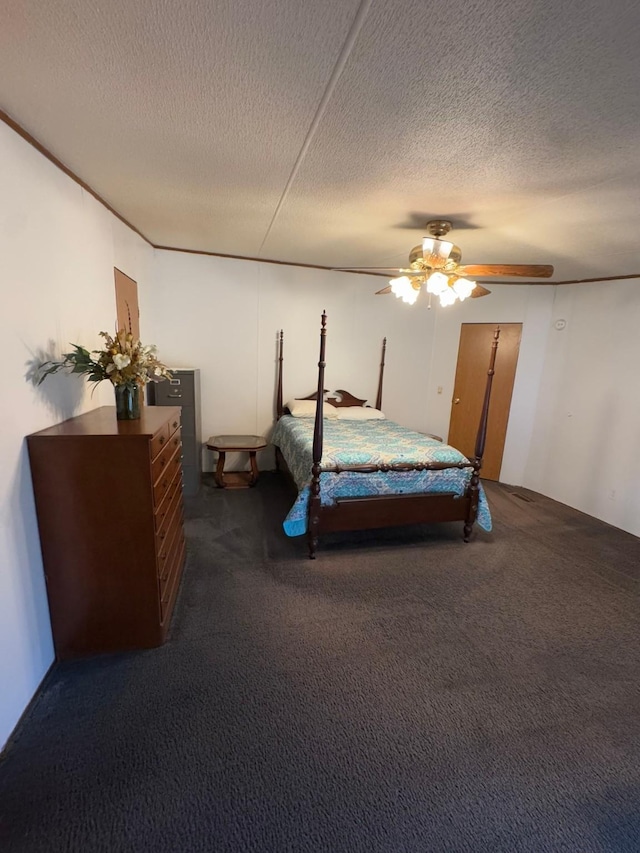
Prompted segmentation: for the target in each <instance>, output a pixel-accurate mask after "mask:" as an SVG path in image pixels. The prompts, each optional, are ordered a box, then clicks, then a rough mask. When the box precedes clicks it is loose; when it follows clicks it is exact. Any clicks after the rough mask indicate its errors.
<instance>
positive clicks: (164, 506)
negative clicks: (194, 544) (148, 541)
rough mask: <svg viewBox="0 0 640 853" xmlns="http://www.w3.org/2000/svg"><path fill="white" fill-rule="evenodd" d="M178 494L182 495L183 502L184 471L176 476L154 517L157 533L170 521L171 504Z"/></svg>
mask: <svg viewBox="0 0 640 853" xmlns="http://www.w3.org/2000/svg"><path fill="white" fill-rule="evenodd" d="M176 493H178V494H179V495H180V500H181V501H182V471H179V472H178V473H177V474H176V475H174V477H173V480H172V481H171V484H170V485H169V488H168V489H167V492H166V494H165V496H164V498H163V499H162V502H161V503H160V505H159V506H158V507H157V508H156V511H155V516H154V519H155V527H156V533H159V532H160V530H161V529H162V527H163V525H164V524H165V523H166V522H167V521H168V520H169V518H170V516H171V512H172V509H171V504H172V503H173V499H174V498H175V496H176Z"/></svg>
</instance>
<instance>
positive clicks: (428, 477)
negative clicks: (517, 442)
mask: <svg viewBox="0 0 640 853" xmlns="http://www.w3.org/2000/svg"><path fill="white" fill-rule="evenodd" d="M326 320H327V318H326V314H324V313H323V314H322V325H321V330H320V359H319V361H318V388H317V391H315V392H314V393H313V394H310V395H309V396H307V397H304V398H297V399H296V400H295V401H292V402H291V403H289V404H287V407H288V409H290V410H291V411H288V409H286V408H285V405H284V403H283V397H282V365H283V348H284V342H283V333H282V332H280V338H279V350H278V382H277V392H276V395H277V417H278V422H277V424H276V427H275V430H274V433H273V437H272V439H271V441H272V443H273V444H274V445H275V447H276V464H277V467H278V470H280V471H283V472H284V473H285V474H287V475H288V476H289V477H290V478H291V479H292V480H293V482H294V484H295V486H296V488H297V489H298V492H299V493H298V498H297V500H296V501H295V503H294V506H293V507H292V509H291V512H290V513H289V515H288V516H287V519H286V520H285V522H284V525H283V526H284V529H285V532H286V533H287V534H288V535H290V536H295V535H300V534H302V533H305V532H306V533H307V535H308V542H309V557H310V558H311V559H314V558H315V554H316V549H317V546H318V537H319V535H320V534H321V533H326V532H330V531H348V530H364V529H372V528H377V527H392V526H397V525H406V524H418V523H425V522H426V523H429V522H440V521H462V522H464V541H465V542H468V541H469V538H470V536H471V532H472V528H473V525H474V523H475V522H476V521H477V522H478V524H479V525H480V526H481V527H483V528H484V529H485V530H490V529H491V516H490V513H489V509H488V506H487V503H486V499H485V496H484V491H483V489H482V486H481V484H480V468H481V465H482V456H483V454H484V447H485V439H486V432H487V419H488V413H489V402H490V399H491V385H492V381H493V373H494V367H495V360H496V350H497V347H498V337H499V334H500V330H499V329H496V331H495V334H494V340H493V342H492V346H491V355H490V358H489V369H488V371H487V382H486V387H485V395H484V403H483V407H482V412H481V416H480V423H479V426H478V432H477V438H476V446H475V455H474V457H473V458H471V459H467V458H466V457H465V456H463V455H462V454H461V453H460V452H459V451H458V450H456V449H455V448H452V447H450V446H449V445H446V444H443V443H442V442H441V441H439V440H437V439H436V437H434V436H430V435H425V434H423V433H416V432H412V431H410V430H407V429H405V428H404V427H401V426H400V425H399V424H396V423H394V422H393V421H389V420H387V419H386V418H385V417H384V415H383V414H382V412H381V411H380V409H381V407H382V384H383V377H384V366H385V352H386V338H385V340H384V342H383V346H382V359H381V363H380V374H379V380H378V392H377V397H376V406H375V409H373V408H370V407H367V406H365V403H366V400H362V399H360V398H357V397H354V396H353V395H352V394H351V393H349V392H347V391H342V390H340V391H337V392H335V396H329V397H326V394H327V391H326V389H325V387H324V370H325V347H326ZM298 409H300V410H301V412H298V411H297V410H298ZM294 412H295V413H297V416H294ZM300 414H302V415H303V416H300ZM304 415H306V416H304Z"/></svg>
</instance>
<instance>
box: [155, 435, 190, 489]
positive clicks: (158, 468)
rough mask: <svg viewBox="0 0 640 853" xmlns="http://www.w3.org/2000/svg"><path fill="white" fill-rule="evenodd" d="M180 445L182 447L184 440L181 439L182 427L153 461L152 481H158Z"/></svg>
mask: <svg viewBox="0 0 640 853" xmlns="http://www.w3.org/2000/svg"><path fill="white" fill-rule="evenodd" d="M180 447H182V442H181V439H180V428H178V429H177V430H176V431H175V432H174V434H173V435H172V436H171V438H170V439H169V441H168V442H167V443H166V444H165V446H164V448H163V449H162V450H161V451H160V453H158V455H157V456H156V458H155V459H154V460H153V462H152V463H151V481H152V482H153V483H156V482H157V481H158V479H159V477H160V474H162V473H163V471H164V469H165V467H166V465H167V463H168V462H169V461H170V460H171V457H172V456H173V454H174V452H175V451H176V450H177V449H178V448H180Z"/></svg>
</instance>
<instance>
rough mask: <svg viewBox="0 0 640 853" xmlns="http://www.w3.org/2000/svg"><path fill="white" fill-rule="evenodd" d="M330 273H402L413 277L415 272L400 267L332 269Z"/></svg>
mask: <svg viewBox="0 0 640 853" xmlns="http://www.w3.org/2000/svg"><path fill="white" fill-rule="evenodd" d="M331 272H370V273H383V272H403V273H411V274H412V275H415V274H416V272H415V270H405V269H402V267H332V268H331Z"/></svg>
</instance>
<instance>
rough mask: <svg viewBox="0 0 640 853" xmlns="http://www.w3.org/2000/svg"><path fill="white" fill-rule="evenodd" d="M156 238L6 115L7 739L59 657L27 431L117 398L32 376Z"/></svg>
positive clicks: (89, 341) (2, 181) (78, 383)
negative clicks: (125, 220)
mask: <svg viewBox="0 0 640 853" xmlns="http://www.w3.org/2000/svg"><path fill="white" fill-rule="evenodd" d="M150 258H151V249H150V248H149V247H148V246H147V245H146V244H145V243H144V241H143V240H141V239H140V238H139V237H138V236H137V235H136V234H134V233H133V232H132V231H131V230H130V229H129V228H127V227H126V226H125V225H123V224H122V223H121V222H120V221H119V220H117V219H116V218H115V217H114V216H113V215H112V214H110V213H109V212H108V211H107V210H106V209H105V208H104V207H103V206H102V205H100V204H99V203H98V202H97V201H96V200H95V199H94V198H92V197H91V196H90V195H88V194H87V193H85V192H84V191H83V190H82V189H81V188H80V187H79V186H78V185H77V184H76V183H74V182H73V181H72V180H70V179H69V178H68V177H66V176H65V175H64V174H63V173H62V172H61V171H60V170H59V169H57V168H56V167H55V166H53V165H52V164H51V163H49V161H47V160H46V159H45V158H44V157H43V156H42V155H40V154H39V153H38V152H37V151H35V149H33V148H32V147H31V146H30V145H28V144H27V143H26V142H25V141H24V140H22V139H21V138H20V137H19V136H18V135H17V134H15V133H14V132H13V131H12V130H10V129H9V128H8V127H7V126H6V125H4V124H2V123H0V300H1V304H2V314H1V321H0V323H1V334H2V341H3V346H2V387H3V400H4V403H3V406H2V430H1V432H2V442H1V443H0V454H1V458H0V506H1V514H0V747H2V745H3V744H4V743H5V742H6V739H7V738H8V736H9V734H10V733H11V731H12V729H13V728H14V726H15V724H16V722H17V720H18V719H19V717H20V715H21V714H22V712H23V710H24V708H25V707H26V705H27V704H28V702H29V700H30V699H31V697H32V695H33V693H34V691H35V690H36V688H37V686H38V684H39V683H40V681H41V679H42V677H43V676H44V674H45V673H46V671H47V669H48V668H49V666H50V664H51V662H52V659H53V651H52V643H51V632H50V625H49V614H48V608H47V600H46V592H45V585H44V577H43V571H42V561H41V555H40V545H39V538H38V530H37V525H36V518H35V510H34V503H33V492H32V488H31V479H30V472H29V464H28V458H27V452H26V444H25V436H26V435H27V434H29V433H31V432H34V431H36V430H39V429H43V428H45V427H47V426H50V425H51V424H54V423H57V422H59V421H61V420H63V419H65V418H68V417H72V416H73V415H75V414H79V413H80V412H83V411H86V410H89V409H92V408H95V407H96V406H98V405H102V404H105V403H106V404H112V403H113V394H112V389H111V387H110V386H105V387H103V386H99V387H98V389H97V391H96V393H95V394H94V396H93V397H91V396H90V391H89V387H88V384H87V382H86V380H84V379H81V378H77V377H67V376H54V377H50V378H49V379H48V380H47V381H46V382H45V383H44V384H43V385H42V386H40V388H38V389H36V388H35V387H34V386H33V385H32V384H31V383H30V382H29V381H28V378H27V374H28V371H29V367H30V365H31V363H32V362H33V360H34V359H38V358H41V357H42V356H43V355H44V353H45V351H53V352H54V353H55V354H56V356H59V355H60V353H61V352H62V351H63V350H65V351H66V350H67V348H68V345H69V342H74V343H75V342H79V343H82V344H84V345H85V346H88V347H89V348H92V347H94V346H96V347H97V346H98V344H99V341H100V339H99V337H98V332H100V331H101V330H102V329H105V330H111V329H112V328H113V325H114V322H115V294H114V282H113V267H114V266H118V267H119V268H120V269H122V270H123V271H124V272H126V273H127V274H128V275H130V276H132V277H133V278H134V279H139V280H144V278H145V276H146V275H147V274H148V273H147V269H148V264H149V261H150Z"/></svg>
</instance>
